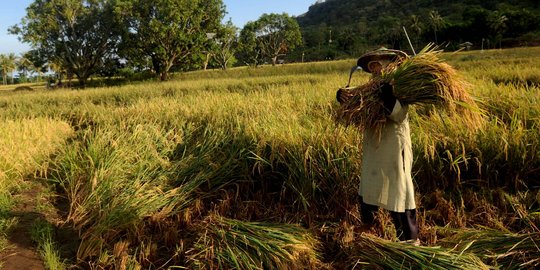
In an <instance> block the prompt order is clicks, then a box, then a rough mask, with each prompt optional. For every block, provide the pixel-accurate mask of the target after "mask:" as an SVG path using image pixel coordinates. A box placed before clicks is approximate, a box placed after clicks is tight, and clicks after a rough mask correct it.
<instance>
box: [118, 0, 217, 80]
mask: <svg viewBox="0 0 540 270" xmlns="http://www.w3.org/2000/svg"><path fill="white" fill-rule="evenodd" d="M119 1H120V8H119V10H118V11H119V12H118V14H119V15H120V17H123V19H124V25H125V27H126V29H128V30H129V31H127V32H126V33H125V35H124V41H125V43H124V46H123V48H124V52H123V53H124V54H125V55H126V57H127V58H128V59H136V58H140V56H141V55H143V56H145V57H147V58H149V59H150V60H151V63H152V67H153V70H154V72H156V74H157V75H158V76H159V78H160V79H161V80H163V81H164V80H167V76H168V73H169V70H170V69H171V68H172V67H173V66H175V65H177V64H184V65H188V64H189V63H190V62H191V61H192V59H190V58H192V57H196V56H197V55H200V54H201V53H202V52H203V51H204V50H205V45H207V44H208V42H207V35H206V34H207V33H215V32H216V29H217V28H218V26H219V25H220V22H221V19H222V18H223V16H224V13H225V7H224V5H223V2H222V1H221V0H156V1H147V0H119Z"/></svg>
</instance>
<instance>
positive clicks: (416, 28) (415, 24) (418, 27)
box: [410, 15, 424, 48]
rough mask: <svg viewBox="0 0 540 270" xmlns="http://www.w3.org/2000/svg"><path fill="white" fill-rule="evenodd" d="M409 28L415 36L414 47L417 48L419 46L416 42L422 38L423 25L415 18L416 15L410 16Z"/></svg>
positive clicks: (418, 18)
mask: <svg viewBox="0 0 540 270" xmlns="http://www.w3.org/2000/svg"><path fill="white" fill-rule="evenodd" d="M410 27H411V30H412V31H413V32H414V33H415V34H416V35H415V36H416V38H415V41H416V47H417V48H418V47H419V46H418V45H419V44H418V41H419V40H420V37H421V36H422V31H423V28H424V25H423V24H422V22H421V21H420V17H418V16H416V15H411V17H410Z"/></svg>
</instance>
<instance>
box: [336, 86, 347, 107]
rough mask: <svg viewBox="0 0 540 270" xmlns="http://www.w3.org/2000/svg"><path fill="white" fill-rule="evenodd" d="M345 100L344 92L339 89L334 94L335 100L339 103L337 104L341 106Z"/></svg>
mask: <svg viewBox="0 0 540 270" xmlns="http://www.w3.org/2000/svg"><path fill="white" fill-rule="evenodd" d="M346 99H347V98H346V90H344V89H341V88H340V89H339V90H338V91H337V93H336V100H337V101H338V102H339V104H342V103H343V102H345V101H346Z"/></svg>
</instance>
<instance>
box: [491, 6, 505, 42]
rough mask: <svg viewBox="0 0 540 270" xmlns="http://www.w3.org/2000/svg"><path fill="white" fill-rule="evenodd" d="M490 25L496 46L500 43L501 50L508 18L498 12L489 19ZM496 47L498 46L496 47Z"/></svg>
mask: <svg viewBox="0 0 540 270" xmlns="http://www.w3.org/2000/svg"><path fill="white" fill-rule="evenodd" d="M487 19H488V23H489V28H490V29H491V30H492V31H493V34H494V44H497V41H498V42H499V48H501V47H502V46H501V43H502V42H501V41H502V36H503V34H504V31H505V30H506V22H507V21H508V18H507V17H506V16H505V15H502V14H500V13H499V12H498V11H495V12H493V13H492V14H490V16H489V17H488V18H487ZM495 46H496V45H495Z"/></svg>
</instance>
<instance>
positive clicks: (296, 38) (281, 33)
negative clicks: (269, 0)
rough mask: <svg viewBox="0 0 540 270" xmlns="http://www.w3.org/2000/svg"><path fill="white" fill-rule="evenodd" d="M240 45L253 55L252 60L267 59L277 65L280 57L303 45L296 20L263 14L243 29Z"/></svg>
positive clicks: (285, 16)
mask: <svg viewBox="0 0 540 270" xmlns="http://www.w3.org/2000/svg"><path fill="white" fill-rule="evenodd" d="M240 43H241V44H242V48H243V49H244V50H245V51H246V52H248V53H249V54H251V55H252V56H251V58H252V59H251V60H257V59H259V58H261V57H262V58H264V57H267V58H270V59H272V64H273V65H275V64H276V62H277V58H278V56H280V55H282V54H285V53H287V52H289V51H290V50H292V49H294V48H295V47H296V46H298V45H300V44H302V34H301V32H300V26H299V25H298V23H297V22H296V20H294V18H292V17H290V16H289V15H288V14H286V13H283V14H275V13H272V14H263V15H262V16H261V17H260V18H259V19H258V20H257V21H254V22H249V23H247V24H246V26H245V27H244V29H242V32H241V33H240ZM259 56H260V57H259ZM255 63H256V61H255Z"/></svg>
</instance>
